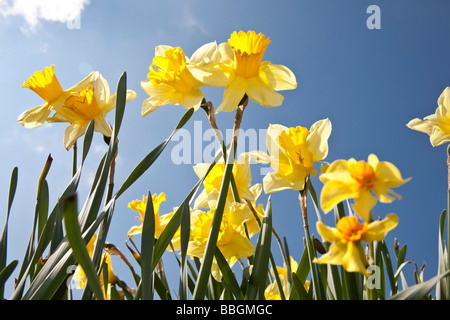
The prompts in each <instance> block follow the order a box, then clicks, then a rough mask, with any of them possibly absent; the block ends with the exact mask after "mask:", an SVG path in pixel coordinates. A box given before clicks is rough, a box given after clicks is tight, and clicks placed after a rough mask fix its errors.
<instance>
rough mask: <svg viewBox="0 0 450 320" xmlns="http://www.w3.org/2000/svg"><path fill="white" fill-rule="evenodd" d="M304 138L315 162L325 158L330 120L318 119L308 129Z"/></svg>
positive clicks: (329, 133)
mask: <svg viewBox="0 0 450 320" xmlns="http://www.w3.org/2000/svg"><path fill="white" fill-rule="evenodd" d="M309 132H310V133H309V135H308V137H307V138H306V144H307V149H308V151H309V152H311V153H312V154H313V161H314V162H317V161H320V160H322V159H325V158H326V156H327V155H328V138H329V137H330V135H331V121H330V120H329V119H328V118H327V119H323V120H319V121H317V122H316V123H314V124H313V125H312V126H311V128H310V129H309Z"/></svg>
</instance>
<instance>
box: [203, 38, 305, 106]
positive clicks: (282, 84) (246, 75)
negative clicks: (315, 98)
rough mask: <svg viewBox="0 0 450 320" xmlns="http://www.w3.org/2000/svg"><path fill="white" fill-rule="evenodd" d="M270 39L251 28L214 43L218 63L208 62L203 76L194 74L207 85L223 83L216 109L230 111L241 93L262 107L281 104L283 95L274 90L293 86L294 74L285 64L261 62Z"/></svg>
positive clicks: (295, 84) (288, 88)
mask: <svg viewBox="0 0 450 320" xmlns="http://www.w3.org/2000/svg"><path fill="white" fill-rule="evenodd" d="M269 43H270V39H269V38H266V36H265V35H263V34H261V33H259V34H256V32H255V31H248V32H243V31H239V32H236V31H235V32H233V33H232V34H231V36H230V38H229V39H228V42H227V43H222V44H220V45H219V46H218V48H217V52H216V53H215V57H218V56H219V55H220V59H221V60H220V62H219V63H216V64H212V63H211V64H209V68H207V71H208V72H206V75H203V76H200V75H199V74H197V77H198V78H199V79H200V80H201V81H202V82H204V83H206V84H208V85H211V86H225V91H224V96H223V101H222V103H221V104H220V106H219V107H218V108H217V111H216V112H220V111H226V112H230V111H233V110H234V109H235V108H236V107H237V106H238V104H239V102H240V101H241V99H242V98H243V97H244V95H245V94H247V96H248V97H249V98H250V99H252V100H253V101H255V102H256V103H258V104H260V105H262V106H264V107H275V106H279V105H281V103H282V102H283V96H282V95H281V94H279V93H278V92H277V91H280V90H292V89H295V88H296V87H297V81H296V78H295V75H294V73H293V72H292V71H291V70H290V69H288V68H287V67H285V66H282V65H275V64H272V63H271V62H269V61H263V56H264V53H265V51H266V48H267V46H268V45H269Z"/></svg>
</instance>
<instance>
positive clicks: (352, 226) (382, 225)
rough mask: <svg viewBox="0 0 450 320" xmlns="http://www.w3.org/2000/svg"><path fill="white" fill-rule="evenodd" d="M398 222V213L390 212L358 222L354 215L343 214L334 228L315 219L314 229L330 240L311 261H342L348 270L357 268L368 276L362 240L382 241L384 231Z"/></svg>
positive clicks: (387, 230) (356, 269)
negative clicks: (328, 244)
mask: <svg viewBox="0 0 450 320" xmlns="http://www.w3.org/2000/svg"><path fill="white" fill-rule="evenodd" d="M397 224H398V217H397V216H396V215H395V214H393V213H391V214H388V215H387V216H386V218H385V219H383V220H377V221H373V222H370V223H368V222H363V223H359V222H358V218H357V217H356V216H352V217H343V218H341V219H340V220H339V221H338V222H337V224H336V228H331V227H328V226H326V225H325V224H324V223H323V222H320V221H319V222H317V231H318V232H319V234H320V235H321V236H322V237H323V239H324V240H325V241H328V242H331V243H332V244H331V246H330V248H329V250H328V252H327V253H325V254H324V255H322V256H321V257H320V258H315V259H314V260H313V262H315V263H324V264H333V265H342V266H343V267H344V269H345V270H347V271H348V272H360V273H362V274H364V275H366V276H370V274H369V272H368V271H367V267H368V262H367V258H366V255H365V254H364V249H363V246H362V241H364V242H366V243H371V242H373V241H382V240H383V239H384V237H385V236H386V234H387V233H388V232H389V231H390V230H392V229H394V228H395V227H396V226H397Z"/></svg>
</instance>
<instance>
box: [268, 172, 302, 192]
mask: <svg viewBox="0 0 450 320" xmlns="http://www.w3.org/2000/svg"><path fill="white" fill-rule="evenodd" d="M263 185H264V192H265V193H266V194H271V193H274V192H278V191H281V190H288V189H291V190H303V189H304V187H305V180H304V179H301V180H297V181H291V180H288V179H286V177H285V176H281V175H279V174H277V173H275V172H270V173H268V174H267V175H266V176H265V177H264V178H263Z"/></svg>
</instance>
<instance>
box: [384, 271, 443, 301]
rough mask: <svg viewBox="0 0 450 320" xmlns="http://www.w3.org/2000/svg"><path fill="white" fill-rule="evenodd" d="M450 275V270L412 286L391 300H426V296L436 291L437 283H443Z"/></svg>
mask: <svg viewBox="0 0 450 320" xmlns="http://www.w3.org/2000/svg"><path fill="white" fill-rule="evenodd" d="M448 275H450V270H448V271H447V272H445V273H442V274H438V275H437V276H435V277H433V278H431V279H430V280H428V281H425V282H423V283H420V284H416V285H414V286H410V287H408V288H407V289H405V290H403V291H401V292H399V293H397V294H395V295H393V296H392V297H391V298H390V299H391V300H422V299H425V298H426V296H427V295H428V294H429V293H430V292H431V291H432V290H433V289H434V287H435V286H436V284H437V283H439V281H441V280H442V279H443V278H445V277H447V276H448Z"/></svg>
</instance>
